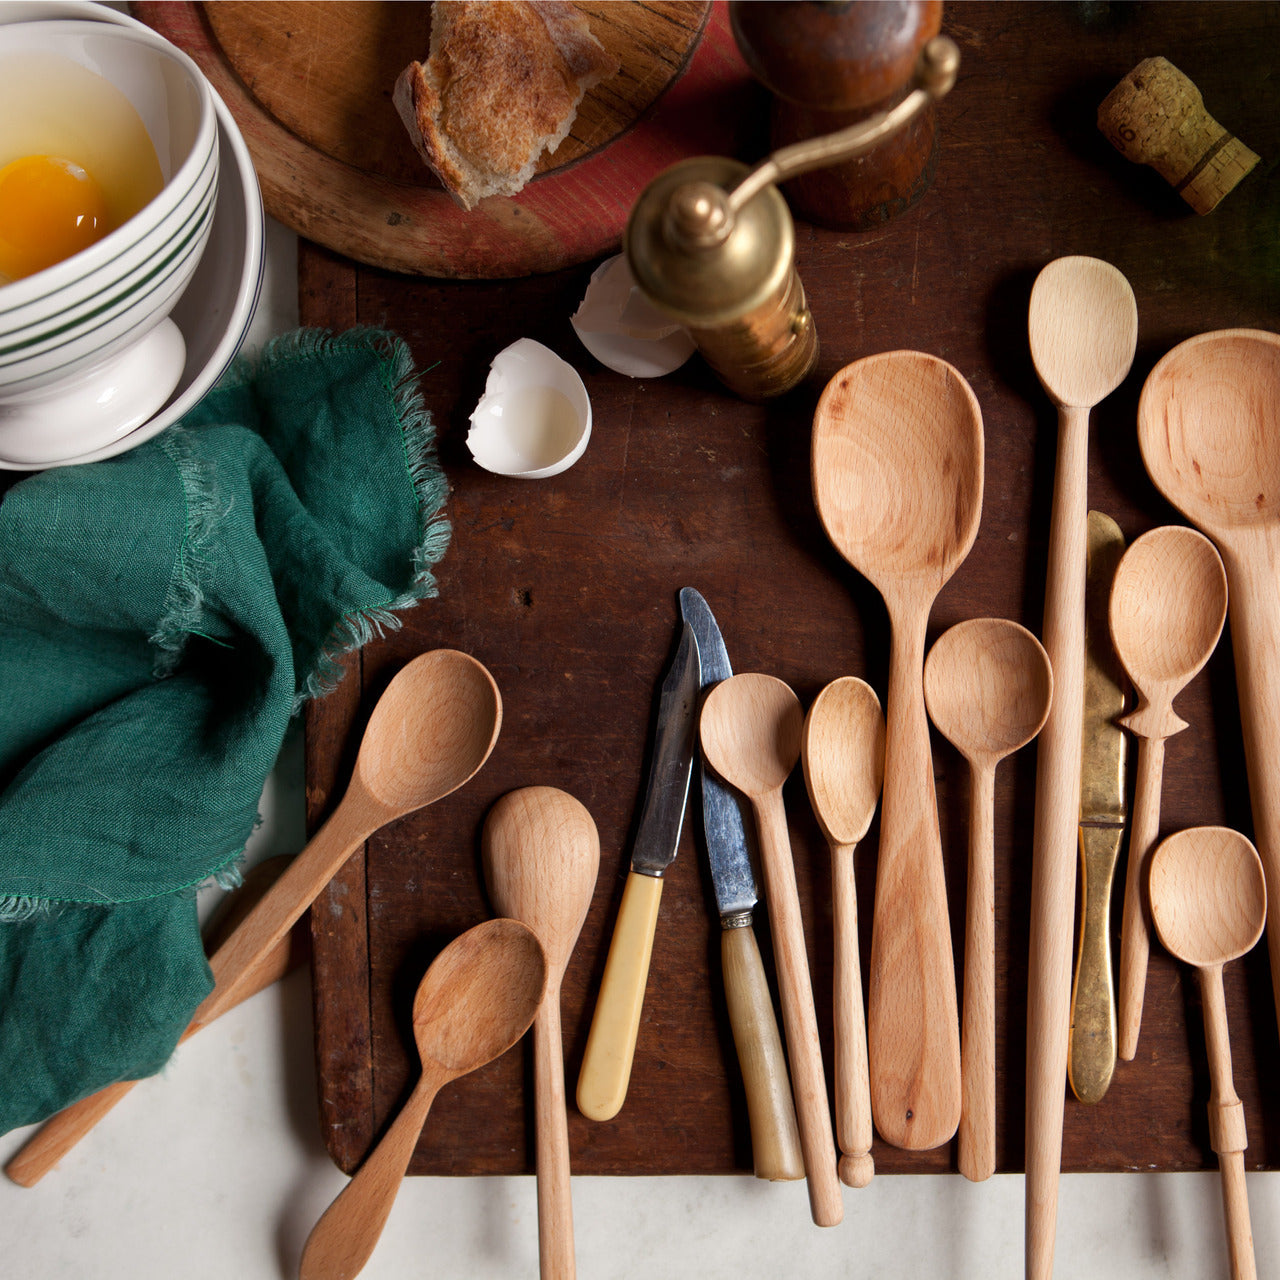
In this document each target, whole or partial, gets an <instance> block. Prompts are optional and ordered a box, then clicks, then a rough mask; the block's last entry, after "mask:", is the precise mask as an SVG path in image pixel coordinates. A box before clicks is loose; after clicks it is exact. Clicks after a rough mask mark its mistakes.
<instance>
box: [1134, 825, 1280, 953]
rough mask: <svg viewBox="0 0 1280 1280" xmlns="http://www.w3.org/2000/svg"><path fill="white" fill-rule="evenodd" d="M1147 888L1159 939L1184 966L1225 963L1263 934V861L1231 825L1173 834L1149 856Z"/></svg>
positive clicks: (1264, 909)
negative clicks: (1149, 869)
mask: <svg viewBox="0 0 1280 1280" xmlns="http://www.w3.org/2000/svg"><path fill="white" fill-rule="evenodd" d="M1148 888H1149V891H1150V896H1151V915H1152V918H1153V919H1154V920H1155V924H1156V929H1157V930H1158V931H1159V934H1160V941H1161V942H1163V943H1164V945H1165V947H1166V948H1167V949H1168V950H1169V952H1170V953H1171V954H1172V955H1174V956H1176V957H1177V958H1178V959H1179V960H1181V961H1183V962H1184V963H1185V964H1189V965H1194V966H1195V967H1196V968H1197V969H1200V968H1204V967H1207V966H1213V965H1224V964H1227V963H1228V962H1229V961H1231V960H1237V959H1239V957H1240V956H1242V955H1244V954H1245V952H1247V951H1252V950H1253V948H1254V946H1255V944H1256V943H1257V941H1258V939H1259V938H1260V937H1261V936H1262V927H1263V925H1264V924H1265V922H1266V911H1267V886H1266V882H1265V880H1264V878H1263V875H1262V863H1261V862H1260V861H1259V860H1258V855H1257V852H1256V851H1255V850H1254V847H1253V845H1251V844H1250V843H1249V841H1248V840H1247V839H1245V837H1244V836H1242V835H1241V834H1240V833H1239V832H1238V831H1233V830H1231V828H1229V827H1191V828H1190V829H1188V830H1186V831H1179V832H1177V833H1175V834H1174V835H1171V836H1169V838H1168V839H1167V840H1165V841H1164V842H1163V843H1162V844H1161V845H1160V847H1159V848H1158V849H1157V850H1156V851H1155V853H1154V854H1152V856H1151V875H1150V880H1149V882H1148Z"/></svg>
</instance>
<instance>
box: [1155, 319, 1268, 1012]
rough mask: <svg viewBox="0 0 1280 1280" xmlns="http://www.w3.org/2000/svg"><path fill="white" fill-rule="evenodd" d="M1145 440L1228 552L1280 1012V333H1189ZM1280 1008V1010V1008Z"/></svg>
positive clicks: (1163, 477)
mask: <svg viewBox="0 0 1280 1280" xmlns="http://www.w3.org/2000/svg"><path fill="white" fill-rule="evenodd" d="M1138 444H1139V446H1140V447H1141V449H1142V460H1143V462H1144V463H1145V464H1146V468H1147V471H1148V473H1149V474H1150V476H1151V479H1152V480H1153V481H1155V484H1156V487H1157V488H1158V489H1159V490H1160V492H1161V493H1163V494H1164V496H1165V497H1166V498H1168V499H1169V501H1170V502H1172V503H1173V505H1174V506H1175V507H1177V508H1178V510H1179V511H1181V512H1182V514H1183V515H1185V516H1186V517H1187V518H1188V519H1189V520H1190V521H1191V522H1192V523H1193V524H1194V525H1196V526H1197V527H1198V528H1199V529H1200V530H1201V531H1202V532H1203V533H1206V534H1208V535H1209V537H1210V538H1212V539H1213V542H1214V545H1215V546H1216V547H1217V548H1218V551H1219V552H1220V553H1221V555H1222V563H1223V565H1224V567H1225V568H1226V571H1227V582H1228V584H1229V586H1230V603H1229V610H1230V616H1231V649H1232V653H1233V654H1234V656H1235V668H1236V683H1237V686H1238V689H1239V696H1240V721H1241V728H1242V729H1243V732H1244V753H1245V763H1246V766H1247V768H1248V773H1249V798H1250V801H1251V803H1252V807H1253V830H1254V838H1255V840H1256V841H1257V843H1258V852H1259V853H1260V854H1261V855H1262V865H1263V868H1264V869H1265V871H1266V873H1267V897H1268V899H1269V900H1270V902H1271V907H1270V910H1271V912H1272V919H1271V927H1270V928H1269V929H1268V930H1267V947H1268V950H1269V951H1270V953H1271V986H1272V995H1273V996H1274V998H1275V1001H1276V1008H1277V1010H1278V1011H1280V920H1277V919H1276V918H1275V912H1276V911H1277V910H1278V909H1280V908H1277V907H1276V905H1275V904H1276V903H1277V902H1280V768H1277V767H1276V761H1277V759H1280V648H1277V637H1280V593H1278V592H1277V591H1276V565H1277V564H1280V334H1275V333H1265V332H1262V331H1260V330H1255V329H1223V330H1220V331H1218V332H1216V333H1204V334H1201V335H1200V336H1199V337H1195V338H1188V339H1187V341H1186V342H1183V343H1180V344H1179V345H1178V346H1176V347H1174V349H1173V350H1172V351H1170V352H1169V354H1168V355H1166V356H1165V357H1164V359H1162V360H1161V361H1160V363H1159V364H1157V365H1156V367H1155V368H1154V369H1153V370H1152V371H1151V375H1150V377H1148V379H1147V382H1146V385H1145V386H1144V387H1143V389H1142V397H1141V399H1140V400H1139V402H1138ZM1278 1016H1280V1015H1278Z"/></svg>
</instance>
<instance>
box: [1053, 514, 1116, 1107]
mask: <svg viewBox="0 0 1280 1280" xmlns="http://www.w3.org/2000/svg"><path fill="white" fill-rule="evenodd" d="M1123 554H1124V535H1123V534H1122V533H1121V532H1120V527H1119V525H1117V524H1116V522H1115V521H1114V520H1112V519H1111V517H1110V516H1107V515H1104V514H1103V513H1102V512H1101V511H1090V512H1089V562H1088V579H1087V586H1086V591H1085V678H1084V721H1083V728H1082V733H1081V743H1080V749H1081V761H1080V763H1081V769H1080V929H1079V945H1078V948H1077V951H1076V972H1075V981H1074V983H1073V986H1072V992H1071V1038H1070V1042H1069V1047H1068V1054H1067V1075H1068V1077H1069V1079H1070V1081H1071V1088H1072V1090H1073V1092H1074V1093H1075V1095H1076V1097H1077V1098H1079V1099H1080V1101H1081V1102H1086V1103H1095V1102H1098V1101H1099V1100H1100V1099H1101V1098H1102V1096H1103V1095H1104V1094H1105V1093H1106V1091H1107V1088H1108V1086H1109V1085H1110V1084H1111V1077H1112V1074H1113V1073H1114V1071H1115V1065H1116V993H1115V981H1114V978H1113V968H1112V958H1111V893H1112V887H1113V885H1114V884H1115V871H1116V862H1117V860H1118V858H1119V855H1120V845H1121V843H1122V842H1123V839H1124V828H1125V745H1126V740H1125V735H1124V732H1123V730H1122V729H1121V728H1120V725H1119V719H1120V716H1121V715H1122V714H1123V713H1124V709H1125V697H1126V693H1125V690H1126V681H1125V675H1124V668H1123V667H1122V666H1121V664H1120V660H1119V658H1118V656H1117V655H1116V652H1115V649H1114V648H1113V646H1112V644H1111V633H1110V630H1109V628H1108V624H1107V607H1108V603H1109V601H1110V599H1111V583H1112V581H1113V580H1114V578H1115V573H1116V566H1117V565H1118V564H1119V563H1120V557H1121V556H1122V555H1123Z"/></svg>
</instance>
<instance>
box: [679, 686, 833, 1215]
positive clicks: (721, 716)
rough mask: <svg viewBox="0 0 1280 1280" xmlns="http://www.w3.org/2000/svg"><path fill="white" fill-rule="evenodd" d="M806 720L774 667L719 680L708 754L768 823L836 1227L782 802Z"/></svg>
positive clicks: (783, 955) (779, 918)
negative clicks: (768, 672)
mask: <svg viewBox="0 0 1280 1280" xmlns="http://www.w3.org/2000/svg"><path fill="white" fill-rule="evenodd" d="M803 727H804V712H803V710H802V709H801V707H800V701H799V699H798V698H797V697H796V695H795V694H794V693H792V691H791V690H790V688H788V687H787V685H785V684H784V683H783V682H782V681H781V680H776V679H774V677H773V676H764V675H741V676H733V677H731V678H730V679H728V680H725V681H722V682H721V683H720V684H718V685H716V687H715V688H714V689H712V691H711V693H710V694H709V695H708V697H707V700H706V702H705V703H704V704H703V707H702V719H701V734H702V751H703V755H704V756H705V757H706V760H707V763H708V764H710V766H711V767H712V768H713V769H714V770H715V771H716V772H717V773H718V774H719V775H720V776H721V777H722V778H723V779H724V780H725V781H726V782H727V783H728V784H729V785H730V786H731V787H736V788H737V789H738V790H739V791H741V792H742V794H743V795H744V796H746V797H747V799H748V800H749V801H750V802H751V809H752V812H753V814H754V815H755V819H756V825H757V827H758V829H759V834H760V862H761V869H762V871H763V872H764V889H765V898H766V899H767V901H768V905H769V926H770V933H771V936H772V938H773V955H774V963H775V965H776V967H777V971H778V994H779V997H780V999H781V1004H782V1026H783V1029H784V1031H785V1033H786V1039H787V1055H788V1057H789V1059H790V1063H791V1087H792V1092H793V1093H794V1095H795V1102H796V1123H797V1124H798V1126H799V1128H800V1149H801V1150H802V1151H803V1152H804V1167H805V1175H806V1177H807V1178H808V1180H809V1209H810V1212H811V1213H812V1215H813V1220H814V1222H816V1223H817V1224H818V1226H820V1227H833V1226H835V1225H836V1224H837V1223H839V1222H840V1220H841V1218H842V1217H843V1216H844V1203H843V1201H842V1199H841V1195H840V1177H839V1174H838V1172H837V1168H836V1143H835V1138H834V1136H833V1135H832V1132H831V1110H830V1107H829V1105H828V1103H827V1078H826V1073H825V1072H824V1070H823V1067H822V1046H821V1044H819V1042H818V1015H817V1012H816V1010H815V1009H814V1005H813V986H812V984H811V982H810V979H809V957H808V954H807V952H806V951H805V942H804V921H803V919H802V918H801V915H800V897H799V893H798V891H797V889H796V869H795V866H794V864H793V863H792V860H791V841H790V838H789V836H788V835H787V814H786V809H785V808H784V806H783V802H782V784H783V783H784V782H786V780H787V778H788V776H789V775H790V773H791V771H792V769H794V768H795V767H796V761H798V760H799V759H800V735H801V732H802V730H803Z"/></svg>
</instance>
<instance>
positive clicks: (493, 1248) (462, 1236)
mask: <svg viewBox="0 0 1280 1280" xmlns="http://www.w3.org/2000/svg"><path fill="white" fill-rule="evenodd" d="M294 244H295V242H294V239H293V237H292V235H291V234H289V233H288V232H287V231H286V230H285V229H284V228H282V227H280V226H278V225H276V224H274V223H273V224H271V225H270V227H269V234H268V273H267V283H266V288H265V292H264V296H263V300H262V303H261V306H260V309H259V313H258V316H257V319H256V321H255V326H254V330H253V332H252V334H251V336H250V345H251V346H256V345H258V344H260V343H261V342H262V341H263V340H265V338H266V337H268V336H270V335H271V334H272V333H276V332H280V331H281V330H284V329H287V328H289V327H291V326H292V325H293V324H294V323H296V315H297V309H296V275H295V271H294V263H295V249H294ZM302 808H303V792H302V750H301V739H300V734H298V733H296V732H295V733H294V734H292V735H291V736H290V738H289V739H288V741H287V742H286V744H285V749H284V752H283V753H282V757H281V760H280V763H279V766H278V767H277V769H276V771H275V773H274V774H273V775H272V778H271V779H270V781H269V783H268V786H267V790H266V793H265V795H264V798H263V814H264V818H265V822H264V825H263V827H262V829H261V830H260V831H259V832H258V833H257V834H256V836H255V838H254V842H253V845H252V847H251V851H250V857H251V860H254V861H256V860H257V859H259V858H261V857H265V856H268V855H270V854H272V853H280V852H290V853H291V852H296V851H297V850H298V849H299V848H300V847H301V845H302V843H303V816H302ZM217 894H218V891H217V890H210V891H208V893H207V894H206V895H205V899H204V900H203V902H202V909H203V910H205V911H207V910H208V909H210V908H211V907H212V906H213V905H214V903H215V900H216V898H217ZM315 1090H316V1082H315V1071H314V1066H313V1058H312V1041H311V1006H310V990H309V985H308V977H307V975H306V974H305V973H302V972H299V973H295V974H293V975H291V976H290V977H289V978H288V979H286V980H285V982H284V983H282V984H281V985H279V986H278V987H276V988H275V989H272V990H270V991H267V992H264V993H263V994H262V995H259V996H257V997H255V998H254V999H253V1000H251V1001H250V1002H249V1003H248V1004H247V1005H244V1006H242V1007H240V1008H239V1009H235V1010H233V1011H232V1012H231V1013H229V1014H227V1015H226V1016H225V1017H224V1018H222V1019H221V1020H220V1021H219V1022H218V1023H216V1024H215V1025H214V1026H212V1027H210V1028H208V1029H207V1030H205V1031H203V1032H202V1033H201V1034H200V1035H199V1036H197V1037H196V1038H195V1039H193V1040H192V1041H191V1042H190V1043H189V1044H187V1045H184V1046H183V1047H182V1048H181V1049H180V1050H179V1051H178V1053H177V1054H176V1055H175V1057H174V1059H173V1061H172V1062H171V1063H170V1064H169V1066H168V1067H167V1068H166V1070H165V1071H164V1072H163V1073H162V1074H161V1075H160V1076H159V1077H157V1078H155V1079H153V1080H149V1081H145V1082H143V1083H142V1084H141V1085H139V1086H138V1087H137V1088H136V1089H135V1090H134V1091H133V1093H132V1094H131V1095H130V1096H129V1097H128V1098H127V1099H126V1100H125V1101H124V1102H123V1103H122V1104H121V1105H120V1106H119V1107H118V1108H117V1109H116V1110H115V1111H114V1112H112V1113H111V1114H110V1115H109V1116H108V1117H107V1118H106V1119H105V1120H104V1121H103V1122H102V1124H101V1125H100V1126H99V1127H98V1129H97V1130H95V1131H94V1132H93V1133H92V1134H91V1135H90V1136H89V1137H88V1138H86V1139H85V1141H84V1142H82V1143H81V1145H80V1146H79V1147H77V1148H76V1149H75V1150H74V1151H73V1152H72V1153H71V1154H70V1155H69V1156H68V1157H67V1158H66V1159H65V1160H64V1161H63V1164H62V1165H61V1167H59V1168H58V1169H57V1170H55V1171H54V1172H53V1173H51V1174H49V1175H48V1176H47V1177H46V1178H45V1179H44V1180H43V1181H42V1182H41V1183H39V1184H38V1185H37V1186H36V1187H34V1188H31V1189H23V1188H20V1187H17V1186H15V1185H14V1184H12V1183H10V1182H8V1181H7V1180H4V1179H0V1276H3V1277H6V1278H12V1280H64V1278H65V1280H71V1278H72V1277H74V1278H76V1280H179V1278H182V1280H282V1278H285V1277H293V1276H296V1274H297V1268H298V1260H299V1257H300V1255H301V1251H302V1245H303V1242H304V1241H305V1239H306V1236H307V1233H308V1232H309V1230H310V1229H311V1226H312V1224H313V1223H314V1222H315V1220H316V1219H317V1218H318V1217H319V1216H320V1214H321V1213H322V1212H323V1211H324V1209H325V1208H326V1207H327V1206H328V1204H329V1202H330V1201H331V1200H332V1199H333V1197H334V1196H335V1195H337V1193H338V1192H339V1191H340V1190H341V1189H342V1187H343V1185H344V1184H345V1182H346V1179H345V1177H344V1176H343V1175H342V1174H341V1173H340V1172H339V1171H338V1170H337V1169H336V1168H335V1167H334V1165H333V1164H332V1163H331V1162H330V1160H329V1158H328V1156H327V1154H326V1152H325V1148H324V1144H323V1142H322V1140H321V1135H320V1132H319V1123H318V1120H317V1108H316V1097H315ZM28 1132H29V1131H22V1130H19V1131H17V1132H14V1133H10V1134H6V1135H4V1136H3V1137H0V1162H3V1161H4V1160H6V1159H7V1158H8V1157H9V1156H10V1155H12V1154H13V1153H14V1152H15V1151H16V1150H17V1149H18V1148H19V1147H20V1146H21V1145H22V1142H23V1140H24V1138H25V1137H26V1135H27V1133H28ZM1248 1184H1249V1195H1250V1199H1251V1202H1252V1210H1253V1224H1254V1233H1255V1240H1256V1247H1257V1255H1258V1259H1259V1274H1260V1275H1262V1276H1264V1277H1265V1276H1277V1275H1280V1262H1277V1261H1275V1260H1276V1259H1277V1258H1280V1176H1277V1175H1275V1174H1250V1175H1249V1178H1248ZM844 1199H845V1221H844V1223H843V1224H842V1225H841V1226H839V1227H836V1228H830V1229H825V1230H823V1229H819V1228H817V1227H814V1226H812V1225H811V1223H810V1221H809V1214H808V1204H807V1200H806V1197H805V1193H804V1188H803V1184H798V1183H794V1184H778V1185H770V1184H765V1183H759V1182H757V1181H756V1180H755V1179H753V1178H750V1177H737V1178H695V1177H687V1178H575V1179H574V1182H573V1200H574V1214H575V1225H576V1243H577V1257H578V1271H579V1274H580V1275H581V1276H582V1277H583V1280H613V1278H614V1277H617V1278H622V1277H627V1278H629V1280H640V1278H644V1280H648V1278H650V1277H663V1278H664V1280H680V1278H682V1277H700V1278H702V1277H708V1276H709V1277H720V1276H724V1277H733V1278H734V1280H781V1278H782V1277H792V1276H798V1275H821V1276H832V1277H834V1276H858V1277H863V1276H866V1277H876V1280H908V1278H911V1280H914V1278H915V1277H923V1276H929V1277H937V1278H938V1280H951V1278H954V1280H985V1278H986V1277H1006V1276H1010V1277H1011V1276H1016V1275H1018V1274H1019V1273H1020V1271H1021V1266H1022V1208H1023V1201H1022V1179H1021V1178H1020V1177H1013V1176H1006V1177H997V1178H994V1179H992V1180H991V1181H990V1182H987V1183H985V1184H981V1185H971V1184H969V1183H967V1182H965V1180H964V1179H963V1178H961V1177H959V1176H958V1175H955V1176H949V1177H938V1176H919V1177H904V1176H897V1177H888V1176H885V1177H879V1178H876V1179H875V1180H874V1181H873V1182H872V1184H871V1186H870V1187H868V1188H867V1189H866V1190H863V1191H852V1190H848V1189H846V1190H845V1192H844ZM537 1235H538V1233H537V1209H536V1204H535V1198H534V1180H533V1179H532V1178H531V1177H520V1178H471V1179H442V1178H411V1179H408V1180H406V1182H405V1184H404V1186H403V1187H402V1188H401V1190H400V1194H399V1198H398V1199H397V1202H396V1206H395V1209H394V1211H393V1213H392V1215H391V1219H390V1221H389V1223H388V1225H387V1228H386V1230H385V1232H384V1234H383V1236H382V1239H381V1241H380V1242H379V1245H378V1249H377V1251H376V1252H375V1254H374V1256H373V1258H372V1260H371V1261H370V1263H369V1265H368V1266H367V1267H366V1268H365V1270H364V1272H363V1273H362V1274H363V1275H364V1276H367V1277H369V1280H379V1278H380V1277H381V1278H384V1280H407V1278H408V1277H413V1276H432V1277H437V1278H440V1280H444V1278H445V1277H459V1280H488V1278H490V1277H493V1278H495V1280H496V1278H497V1277H511V1276H536V1275H537V1269H538V1249H537ZM1226 1274H1227V1264H1226V1252H1225V1238H1224V1234H1223V1227H1222V1216H1221V1207H1220V1200H1219V1190H1218V1181H1217V1176H1216V1174H1133V1173H1129V1174H1097V1175H1069V1176H1067V1177H1064V1178H1063V1180H1062V1186H1061V1198H1060V1204H1059V1230H1058V1251H1057V1267H1056V1275H1057V1276H1058V1277H1059V1278H1060V1280H1147V1278H1148V1277H1150V1278H1151V1280H1155V1278H1156V1277H1160V1278H1161V1280H1206V1278H1207V1277H1213V1276H1225V1275H1226Z"/></svg>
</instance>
